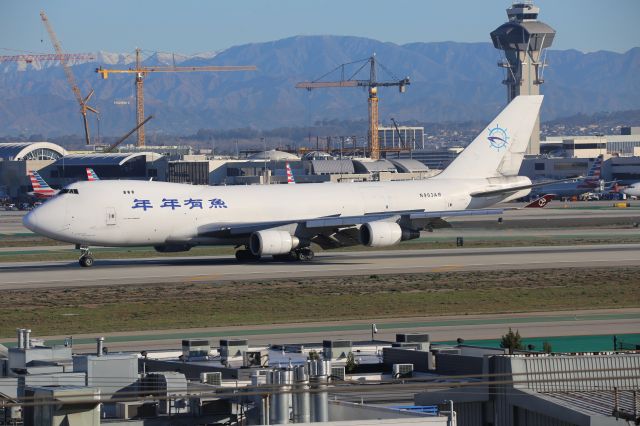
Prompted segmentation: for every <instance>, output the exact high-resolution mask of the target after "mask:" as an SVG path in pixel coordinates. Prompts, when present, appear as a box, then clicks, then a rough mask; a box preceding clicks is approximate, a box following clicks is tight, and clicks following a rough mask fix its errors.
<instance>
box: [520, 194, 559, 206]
mask: <svg viewBox="0 0 640 426" xmlns="http://www.w3.org/2000/svg"><path fill="white" fill-rule="evenodd" d="M553 198H554V195H553V194H546V195H543V196H542V197H540V198H538V199H536V200H533V201H532V202H530V203H529V204H527V205H526V206H524V208H525V209H542V208H544V207H546V206H547V204H549V202H550V201H551V200H553Z"/></svg>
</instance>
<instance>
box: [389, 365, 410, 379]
mask: <svg viewBox="0 0 640 426" xmlns="http://www.w3.org/2000/svg"><path fill="white" fill-rule="evenodd" d="M393 377H394V378H398V379H400V378H403V379H404V378H407V377H413V364H393Z"/></svg>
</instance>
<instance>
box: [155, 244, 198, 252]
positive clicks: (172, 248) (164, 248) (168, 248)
mask: <svg viewBox="0 0 640 426" xmlns="http://www.w3.org/2000/svg"><path fill="white" fill-rule="evenodd" d="M153 248H154V249H156V251H157V252H159V253H176V252H179V251H189V250H191V246H190V245H187V244H164V245H161V246H153Z"/></svg>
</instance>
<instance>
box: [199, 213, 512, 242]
mask: <svg viewBox="0 0 640 426" xmlns="http://www.w3.org/2000/svg"><path fill="white" fill-rule="evenodd" d="M515 209H516V208H493V209H469V210H442V211H421V210H407V211H397V212H385V213H372V214H366V215H360V216H339V215H337V214H336V215H332V216H325V217H319V218H316V219H300V220H291V221H281V222H256V223H226V224H215V225H213V226H211V225H203V226H201V227H200V228H199V232H198V235H199V236H202V237H214V238H233V237H243V236H248V235H250V234H251V233H253V232H257V231H262V230H267V229H287V230H290V231H293V232H295V234H296V235H300V234H303V235H305V234H306V235H307V236H308V237H309V238H311V237H313V236H315V235H320V234H323V233H326V232H327V231H331V232H337V231H339V230H343V229H346V228H354V227H357V226H358V225H363V224H365V223H370V222H378V221H393V222H398V223H401V224H404V225H408V226H410V227H411V228H413V229H425V228H428V227H435V226H432V225H433V224H438V226H437V227H444V226H443V224H442V222H444V221H443V218H448V217H458V216H486V215H500V214H503V213H504V212H505V211H506V210H515ZM445 223H446V222H445ZM430 225H431V226H430ZM445 226H446V225H445Z"/></svg>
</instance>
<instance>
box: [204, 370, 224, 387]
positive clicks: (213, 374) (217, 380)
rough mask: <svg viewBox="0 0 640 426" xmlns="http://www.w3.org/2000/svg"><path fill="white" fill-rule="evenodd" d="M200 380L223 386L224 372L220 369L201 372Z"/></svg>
mask: <svg viewBox="0 0 640 426" xmlns="http://www.w3.org/2000/svg"><path fill="white" fill-rule="evenodd" d="M200 381H201V382H202V383H206V384H208V385H214V386H222V373H221V372H219V371H209V372H206V373H200Z"/></svg>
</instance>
